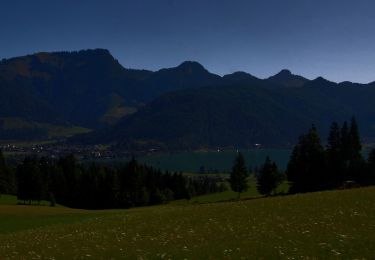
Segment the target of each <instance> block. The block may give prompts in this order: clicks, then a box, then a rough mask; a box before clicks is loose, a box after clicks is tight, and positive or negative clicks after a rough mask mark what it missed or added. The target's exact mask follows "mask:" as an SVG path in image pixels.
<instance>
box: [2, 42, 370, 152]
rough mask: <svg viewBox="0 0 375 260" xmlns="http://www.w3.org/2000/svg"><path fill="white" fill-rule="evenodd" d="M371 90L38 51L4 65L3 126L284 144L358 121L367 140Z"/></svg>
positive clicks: (286, 75)
mask: <svg viewBox="0 0 375 260" xmlns="http://www.w3.org/2000/svg"><path fill="white" fill-rule="evenodd" d="M374 87H375V86H374V83H371V84H367V85H366V84H356V83H351V82H343V83H340V84H337V83H334V82H330V81H328V80H326V79H324V78H321V77H319V78H317V79H315V80H308V79H306V78H304V77H302V76H298V75H293V74H292V73H291V72H290V71H288V70H282V71H281V72H280V73H278V74H276V75H274V76H271V77H269V78H267V79H259V78H256V77H254V76H252V75H251V74H248V73H246V72H235V73H233V74H230V75H225V76H223V77H221V76H218V75H215V74H213V73H210V72H209V71H207V70H206V69H205V68H204V67H203V66H202V65H201V64H199V63H197V62H193V61H187V62H183V63H182V64H180V65H179V66H177V67H174V68H168V69H161V70H159V71H156V72H152V71H147V70H134V69H126V68H124V67H122V66H121V65H120V64H119V63H118V62H117V60H116V59H115V58H114V57H113V56H112V55H111V54H110V53H109V51H107V50H104V49H95V50H85V51H79V52H56V53H37V54H34V55H28V56H24V57H18V58H12V59H8V60H3V61H2V62H1V63H0V107H1V112H0V118H2V119H4V118H5V119H6V118H18V119H22V120H26V121H31V122H38V123H48V124H52V125H75V126H80V127H87V128H91V129H100V128H104V129H102V130H98V131H95V132H94V133H92V134H89V135H85V136H80V137H79V138H76V139H75V140H76V141H77V140H78V141H80V142H81V141H82V142H89V143H97V142H105V143H106V142H109V143H120V144H123V145H124V144H125V145H131V146H133V145H134V146H138V145H139V144H140V143H142V144H150V145H151V144H152V145H156V146H159V147H164V148H166V147H167V148H171V149H185V148H191V149H195V148H199V147H224V146H225V147H229V146H233V147H248V146H251V145H253V144H254V143H262V144H265V145H268V146H287V145H290V144H291V143H293V142H295V140H296V138H297V136H298V135H299V134H300V133H301V132H303V131H304V130H305V129H306V128H307V127H309V126H310V125H311V124H312V123H315V124H317V125H318V126H320V125H328V124H329V123H330V122H331V121H333V120H338V121H340V120H344V119H348V117H350V116H352V115H355V116H356V117H357V118H358V120H359V122H360V123H362V122H363V124H364V125H363V131H364V136H365V137H366V138H367V139H371V138H373V137H375V134H373V127H374V125H375V119H374V118H375V105H372V103H373V102H372V100H373V99H374V98H375V88H374ZM0 135H1V132H0ZM21 135H22V133H21ZM3 138H4V136H3ZM152 145H151V146H152Z"/></svg>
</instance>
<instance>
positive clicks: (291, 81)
mask: <svg viewBox="0 0 375 260" xmlns="http://www.w3.org/2000/svg"><path fill="white" fill-rule="evenodd" d="M267 80H268V81H269V82H272V83H274V84H277V85H281V86H284V87H303V86H304V85H305V84H306V83H307V82H308V81H309V80H308V79H306V78H304V77H301V76H298V75H294V74H292V72H290V71H289V70H286V69H284V70H282V71H280V72H279V73H277V74H276V75H274V76H272V77H269V78H268V79H267Z"/></svg>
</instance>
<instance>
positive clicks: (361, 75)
mask: <svg viewBox="0 0 375 260" xmlns="http://www.w3.org/2000/svg"><path fill="white" fill-rule="evenodd" d="M0 10H1V15H0V59H2V58H10V57H15V56H21V55H25V54H32V53H35V52H39V51H70V50H81V49H90V48H105V49H108V50H109V51H110V52H111V53H112V55H113V56H114V57H115V58H116V59H118V60H119V62H120V63H121V64H122V65H123V66H124V67H126V68H140V69H150V70H158V69H161V68H166V67H174V66H177V65H179V64H180V63H182V62H183V61H186V60H194V61H198V62H200V63H201V64H202V65H203V66H205V67H206V68H207V69H208V70H209V71H211V72H213V73H217V74H219V75H224V74H229V73H232V72H235V71H246V72H248V73H250V74H252V75H254V76H257V77H260V78H266V77H269V76H271V75H273V74H276V73H277V72H279V71H280V70H281V69H289V70H291V71H292V72H293V73H294V74H299V75H302V76H305V77H307V78H310V79H314V78H316V77H318V76H323V77H325V78H327V79H329V80H332V81H336V82H341V81H346V80H348V81H353V82H362V83H367V82H372V81H375V15H374V10H375V1H373V0H351V1H349V0H216V1H214V0H133V1H128V0H32V1H31V0H0Z"/></svg>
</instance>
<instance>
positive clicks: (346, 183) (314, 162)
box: [229, 117, 375, 197]
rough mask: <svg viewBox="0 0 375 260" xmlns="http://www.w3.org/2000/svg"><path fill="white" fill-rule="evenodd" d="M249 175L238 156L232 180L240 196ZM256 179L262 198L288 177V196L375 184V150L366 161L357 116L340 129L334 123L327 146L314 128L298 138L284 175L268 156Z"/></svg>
mask: <svg viewBox="0 0 375 260" xmlns="http://www.w3.org/2000/svg"><path fill="white" fill-rule="evenodd" d="M248 176H249V171H248V170H247V168H246V166H245V159H244V157H243V155H242V154H241V153H239V154H238V155H237V158H236V159H235V162H234V164H233V168H232V171H231V175H230V179H229V182H230V184H231V188H232V190H233V191H235V192H238V197H239V196H240V193H242V192H244V191H246V190H247V189H248V179H247V178H248ZM255 177H256V187H257V190H258V192H259V193H260V194H263V195H271V194H272V193H275V190H276V188H277V187H278V185H279V184H280V183H282V182H283V181H284V180H285V178H286V180H287V181H288V183H289V193H303V192H312V191H320V190H329V189H338V188H346V187H353V186H368V185H375V149H372V150H371V151H370V153H369V156H368V158H367V160H366V159H365V158H364V157H363V153H362V144H361V139H360V134H359V130H358V125H357V122H356V120H355V118H354V117H353V118H352V119H351V122H350V125H349V124H348V123H347V122H346V121H345V122H344V123H343V124H342V126H341V127H340V126H339V124H338V123H337V122H333V123H332V125H331V127H330V132H329V136H328V140H327V144H326V145H325V146H324V145H323V144H322V143H321V139H320V137H319V134H318V130H317V128H316V127H315V126H314V125H313V126H312V127H311V128H310V129H309V131H308V132H307V133H306V134H303V135H301V136H300V137H299V139H298V143H297V144H296V145H295V147H294V149H293V151H292V154H291V157H290V160H289V162H288V165H287V169H286V171H285V173H283V172H281V171H280V170H279V169H278V167H277V165H276V163H275V162H273V161H272V160H271V159H270V158H269V157H267V158H266V160H265V162H264V164H263V165H262V166H261V167H260V169H259V170H258V171H257V172H256V173H255Z"/></svg>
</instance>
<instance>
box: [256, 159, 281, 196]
mask: <svg viewBox="0 0 375 260" xmlns="http://www.w3.org/2000/svg"><path fill="white" fill-rule="evenodd" d="M279 181H280V178H279V170H278V168H277V165H276V163H275V162H272V161H271V159H270V158H269V157H268V156H267V158H266V160H265V162H264V164H263V165H262V167H261V168H260V171H259V173H258V175H257V190H258V192H259V193H260V194H262V195H267V196H269V195H271V193H272V192H274V191H275V189H276V188H277V185H278V184H279Z"/></svg>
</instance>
